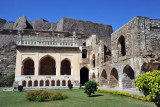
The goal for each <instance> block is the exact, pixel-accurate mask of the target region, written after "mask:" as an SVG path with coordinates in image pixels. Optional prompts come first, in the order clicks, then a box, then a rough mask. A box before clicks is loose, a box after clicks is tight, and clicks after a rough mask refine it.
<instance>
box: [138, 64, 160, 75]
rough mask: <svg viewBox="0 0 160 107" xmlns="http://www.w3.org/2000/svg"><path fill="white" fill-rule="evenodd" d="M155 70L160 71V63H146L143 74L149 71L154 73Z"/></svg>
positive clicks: (142, 69)
mask: <svg viewBox="0 0 160 107" xmlns="http://www.w3.org/2000/svg"><path fill="white" fill-rule="evenodd" d="M153 70H160V63H151V62H149V63H144V64H143V65H142V66H141V74H143V73H145V72H148V71H151V72H152V71H153Z"/></svg>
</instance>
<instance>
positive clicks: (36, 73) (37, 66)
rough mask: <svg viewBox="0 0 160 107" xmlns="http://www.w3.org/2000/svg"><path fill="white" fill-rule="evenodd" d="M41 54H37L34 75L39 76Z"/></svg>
mask: <svg viewBox="0 0 160 107" xmlns="http://www.w3.org/2000/svg"><path fill="white" fill-rule="evenodd" d="M38 56H39V54H38V53H37V54H36V56H35V60H34V69H35V71H34V72H35V73H34V76H38V72H39V57H38Z"/></svg>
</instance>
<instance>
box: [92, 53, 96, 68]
mask: <svg viewBox="0 0 160 107" xmlns="http://www.w3.org/2000/svg"><path fill="white" fill-rule="evenodd" d="M92 66H93V68H95V66H96V61H95V54H93V56H92Z"/></svg>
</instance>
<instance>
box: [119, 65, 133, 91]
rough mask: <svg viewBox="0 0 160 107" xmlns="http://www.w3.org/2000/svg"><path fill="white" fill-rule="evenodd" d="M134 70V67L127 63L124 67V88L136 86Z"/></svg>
mask: <svg viewBox="0 0 160 107" xmlns="http://www.w3.org/2000/svg"><path fill="white" fill-rule="evenodd" d="M134 79H135V76H134V71H133V69H132V67H130V66H129V65H126V66H125V67H124V69H123V80H122V83H123V87H124V88H133V87H135V86H134Z"/></svg>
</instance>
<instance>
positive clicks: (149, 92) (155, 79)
mask: <svg viewBox="0 0 160 107" xmlns="http://www.w3.org/2000/svg"><path fill="white" fill-rule="evenodd" d="M135 85H136V87H138V88H139V90H140V91H141V92H142V93H143V94H144V95H145V96H149V97H150V101H152V102H154V103H155V104H156V105H157V107H160V71H158V70H154V71H153V72H146V73H144V74H141V75H139V76H138V77H137V79H136V81H135Z"/></svg>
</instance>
